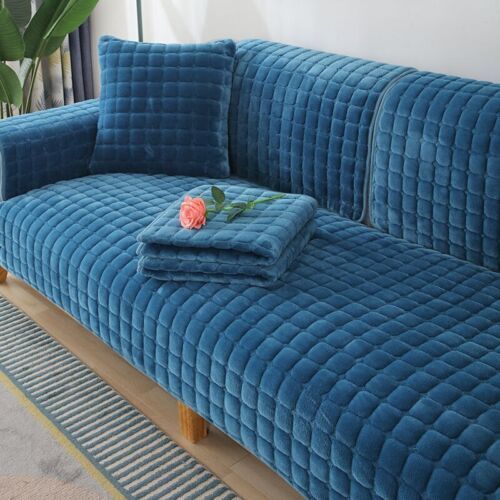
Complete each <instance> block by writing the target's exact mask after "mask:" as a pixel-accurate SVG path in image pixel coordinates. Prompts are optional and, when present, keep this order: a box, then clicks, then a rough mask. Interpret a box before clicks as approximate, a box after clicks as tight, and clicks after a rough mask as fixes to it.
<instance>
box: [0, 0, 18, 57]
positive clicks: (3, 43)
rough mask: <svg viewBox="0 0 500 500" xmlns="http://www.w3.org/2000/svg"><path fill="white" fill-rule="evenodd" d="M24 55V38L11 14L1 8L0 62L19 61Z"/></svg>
mask: <svg viewBox="0 0 500 500" xmlns="http://www.w3.org/2000/svg"><path fill="white" fill-rule="evenodd" d="M23 55H24V42H23V37H22V36H21V33H20V31H19V28H18V27H17V24H16V23H15V22H14V19H13V18H12V16H11V14H10V12H9V11H8V10H7V9H6V8H5V7H2V8H0V60H2V61H18V60H19V59H22V57H23Z"/></svg>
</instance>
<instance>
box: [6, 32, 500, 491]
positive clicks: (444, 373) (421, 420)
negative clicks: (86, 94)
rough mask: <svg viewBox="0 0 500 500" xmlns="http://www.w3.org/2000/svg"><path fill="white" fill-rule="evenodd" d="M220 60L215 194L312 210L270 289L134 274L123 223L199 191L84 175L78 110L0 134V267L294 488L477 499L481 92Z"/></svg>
mask: <svg viewBox="0 0 500 500" xmlns="http://www.w3.org/2000/svg"><path fill="white" fill-rule="evenodd" d="M236 58H237V62H236V67H235V70H234V81H233V89H232V98H231V109H230V117H229V136H230V137H229V143H230V159H231V168H232V173H233V177H232V178H231V179H230V180H229V181H228V182H230V183H249V184H252V183H253V184H259V185H265V186H269V187H271V188H273V189H277V190H282V191H289V192H297V193H306V194H308V195H311V196H314V197H315V198H316V199H317V200H318V202H319V204H320V206H321V207H322V208H321V209H320V210H319V211H318V214H317V226H318V229H317V231H316V233H315V236H314V238H313V239H312V240H311V242H310V243H309V245H308V246H307V248H306V250H305V251H304V253H303V255H302V256H301V257H300V258H299V260H298V261H297V262H296V263H295V264H294V265H293V267H292V268H291V269H290V270H289V272H288V273H287V274H285V276H284V277H283V279H281V280H279V281H278V282H277V283H276V284H274V285H273V286H271V287H270V288H261V287H252V286H244V285H222V284H215V283H210V284H206V283H171V282H162V281H157V280H155V279H148V278H146V277H144V276H143V275H141V274H138V273H137V256H136V248H137V241H136V236H137V234H138V232H140V231H141V230H142V229H143V228H144V227H145V226H146V225H147V224H148V223H150V222H151V221H152V220H153V219H154V218H155V216H157V215H158V214H159V213H160V212H161V211H162V210H163V209H164V208H165V207H166V206H167V205H168V204H169V203H170V202H171V201H173V200H175V199H178V198H179V197H180V196H181V195H182V194H183V193H184V192H186V191H187V190H188V189H190V188H192V187H194V186H197V185H199V184H206V183H210V182H213V183H215V182H216V181H213V180H210V179H200V178H189V177H179V176H166V175H151V176H149V175H141V174H109V175H89V171H88V164H89V159H90V156H91V154H92V151H93V147H94V141H95V136H96V124H97V118H98V103H97V102H96V101H88V102H84V103H80V104H75V105H72V106H67V107H63V108H61V109H56V110H49V111H46V112H41V113H35V114H33V115H30V116H27V117H16V118H12V119H8V120H4V121H3V122H0V155H1V156H0V158H1V164H0V175H1V196H2V199H3V200H4V201H3V202H2V203H1V204H0V266H2V267H3V268H5V269H7V270H8V271H9V272H12V273H13V274H14V275H16V276H18V277H19V278H21V279H22V280H24V281H26V282H27V283H29V284H30V285H31V286H33V287H34V288H36V289H37V290H38V291H40V292H41V293H42V294H43V295H45V296H46V297H48V298H49V299H50V300H51V301H53V302H54V303H55V304H57V305H59V306H61V307H62V308H63V309H64V310H65V311H67V312H68V313H69V314H71V315H72V316H73V317H74V318H76V319H77V320H78V321H79V322H81V323H82V324H83V325H84V326H85V327H86V328H88V329H89V330H91V331H92V332H94V333H95V334H96V335H97V336H99V337H100V338H101V339H102V340H103V341H104V342H105V343H106V344H108V345H109V346H111V347H112V348H113V349H114V350H115V351H116V352H118V353H119V354H120V355H121V356H123V357H124V358H125V359H126V360H127V361H129V362H130V363H131V364H132V365H134V366H135V367H137V368H138V369H139V370H141V371H142V372H144V373H145V374H147V375H148V376H149V377H151V378H152V379H153V380H155V381H156V382H157V383H158V384H159V385H160V386H162V387H163V388H165V389H166V390H167V391H168V392H170V393H171V394H173V395H174V396H175V397H176V398H178V399H179V400H181V401H183V402H184V403H185V404H186V405H188V406H189V407H191V408H192V409H194V410H195V411H196V412H197V413H198V414H199V415H201V416H202V417H204V418H205V419H207V420H208V421H209V422H211V423H212V424H213V425H215V426H217V427H218V428H220V429H222V430H223V431H224V432H226V433H227V434H228V435H230V436H232V437H233V438H234V439H235V440H237V441H238V442H240V443H242V444H243V445H244V446H245V447H246V448H247V449H249V450H250V451H251V452H253V453H254V454H255V455H257V456H258V457H260V459H262V460H263V461H264V462H265V463H267V464H268V465H269V466H270V467H272V468H273V469H275V470H276V471H277V472H278V473H279V474H281V475H282V476H283V477H284V478H285V479H286V480H288V481H289V482H290V483H291V484H292V485H293V486H294V487H295V488H296V489H297V490H298V491H299V492H301V493H302V494H303V495H304V496H306V497H308V498H316V499H326V498H332V499H333V498H352V499H364V498H381V499H395V498H401V499H414V498H415V499H416V498H429V499H439V500H444V499H451V498H458V499H462V500H471V499H479V498H481V499H482V498H494V497H495V496H496V495H498V494H499V486H500V442H499V435H500V404H499V401H500V375H499V369H500V273H499V269H500V266H499V263H500V251H499V240H500V85H495V84H489V83H485V82H478V81H471V80H465V79H462V78H455V77H450V76H446V75H439V74H434V73H425V72H421V71H417V70H415V69H412V68H405V67H397V66H391V65H387V64H380V63H375V62H370V61H364V60H360V59H354V58H351V57H344V56H339V55H333V54H325V53H321V52H316V51H311V50H305V49H300V48H296V47H291V46H286V45H281V44H276V43H271V42H264V41H259V40H251V41H245V42H241V43H239V44H238V49H237V56H236ZM497 498H498V497H497Z"/></svg>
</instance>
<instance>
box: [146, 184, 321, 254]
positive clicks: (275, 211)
mask: <svg viewBox="0 0 500 500" xmlns="http://www.w3.org/2000/svg"><path fill="white" fill-rule="evenodd" d="M217 186H218V187H219V188H220V189H221V190H223V191H224V194H225V196H226V200H225V202H226V203H247V202H249V201H256V200H261V199H265V198H269V197H272V196H274V195H276V194H278V193H276V192H275V191H270V190H269V189H266V188H256V187H252V186H248V185H230V184H225V183H220V182H219V183H217ZM188 194H189V195H190V196H191V197H193V198H199V197H201V198H203V199H204V200H211V199H212V195H211V186H210V185H208V184H206V185H201V186H197V187H195V188H194V189H192V190H190V191H189V193H188ZM183 201H184V196H182V197H180V198H179V199H178V200H176V201H175V202H174V203H173V204H172V205H170V206H169V207H168V208H167V209H166V210H165V212H163V213H162V214H161V215H160V216H159V217H158V218H157V219H156V220H155V221H153V222H152V223H151V224H150V225H149V226H148V228H147V229H145V230H144V231H143V232H142V233H141V234H140V236H139V240H140V241H142V242H144V243H156V244H165V245H172V246H176V247H194V248H202V249H205V248H217V249H219V250H236V251H239V252H244V253H247V254H254V255H256V256H260V257H263V258H264V259H266V261H267V263H272V262H274V261H275V260H276V259H277V258H278V257H279V256H280V255H281V253H282V252H283V249H284V248H285V247H286V246H287V245H288V244H289V243H290V241H292V239H293V238H294V237H295V236H296V235H297V234H298V233H299V232H300V231H301V230H302V229H303V228H304V226H305V225H306V224H307V223H308V222H309V221H310V220H311V219H312V218H313V217H314V214H315V212H316V207H317V202H316V200H315V199H314V198H311V197H309V196H304V195H294V194H287V195H285V196H284V197H283V198H279V199H276V200H272V201H269V202H266V203H259V204H256V205H255V206H254V207H253V208H252V209H250V210H247V211H246V212H245V213H243V214H242V215H240V216H239V217H238V218H235V219H233V220H232V221H230V222H228V220H227V217H228V214H229V213H230V212H227V211H221V212H218V213H209V214H208V216H207V222H206V225H205V226H204V227H203V231H201V230H198V231H190V230H187V229H184V228H183V227H182V226H181V225H180V222H179V211H180V206H181V203H182V202H183ZM209 208H210V207H209ZM212 208H213V207H212Z"/></svg>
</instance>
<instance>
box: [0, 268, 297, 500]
mask: <svg viewBox="0 0 500 500" xmlns="http://www.w3.org/2000/svg"><path fill="white" fill-rule="evenodd" d="M0 295H3V296H4V297H5V298H6V299H7V300H9V301H10V302H12V303H13V304H14V305H16V306H17V307H19V308H20V309H22V310H23V311H25V312H26V313H27V314H28V315H29V316H30V317H31V318H32V319H33V320H34V321H36V322H37V323H38V324H39V325H40V326H41V327H42V328H44V329H45V330H46V331H47V332H48V333H50V334H51V335H52V336H53V337H54V338H56V339H57V340H58V341H59V342H60V343H61V344H63V345H64V346H65V347H66V348H68V349H69V350H70V351H71V352H73V353H74V354H75V355H76V356H77V357H78V358H80V359H81V360H82V361H83V362H84V363H86V364H87V365H88V366H89V367H90V368H91V369H92V370H94V371H95V372H96V373H98V374H99V375H100V376H101V377H102V378H103V379H104V380H105V381H106V382H108V384H110V385H111V386H112V387H113V388H114V389H115V390H117V391H118V392H119V393H120V394H121V395H122V396H123V397H125V398H126V399H127V400H128V401H130V402H131V403H132V404H133V405H134V406H135V407H136V408H138V409H139V410H140V411H141V412H142V413H144V414H145V415H146V416H147V417H148V418H150V419H151V420H152V421H153V422H154V423H155V424H156V425H157V426H158V427H160V428H161V429H163V431H165V433H166V434H168V435H169V436H170V437H171V438H172V439H173V440H175V441H177V443H179V444H180V445H181V446H182V447H183V448H185V449H186V450H188V451H189V452H190V453H191V454H192V455H193V456H194V457H196V458H197V459H198V460H199V461H200V462H201V463H203V464H205V465H206V466H207V467H208V468H209V469H210V470H212V471H213V472H214V473H215V474H217V475H218V476H219V477H220V478H221V479H223V480H224V481H225V482H226V483H227V484H228V485H229V486H230V487H231V488H233V489H234V491H235V492H236V493H238V494H239V495H240V496H241V497H243V498H245V499H251V500H253V499H273V500H280V499H287V500H288V499H299V498H301V496H300V495H299V494H298V493H297V492H295V490H293V489H292V488H291V487H290V486H289V485H288V484H287V483H286V482H285V481H283V480H282V479H281V478H280V477H279V476H278V475H276V474H275V473H274V472H273V471H271V470H270V469H269V468H268V467H267V466H265V465H264V464H262V463H261V462H260V461H259V460H257V459H256V458H254V457H253V456H252V455H250V454H249V453H248V452H247V451H246V450H245V449H243V448H242V447H241V446H240V445H238V444H237V443H235V442H234V441H233V440H232V439H230V438H229V437H227V436H225V435H224V434H223V433H222V432H220V431H218V430H217V429H214V428H212V427H211V428H210V432H209V435H208V437H207V438H206V439H204V440H203V441H201V442H200V443H198V444H191V443H189V442H188V441H186V440H185V439H184V438H183V437H182V435H181V434H180V431H179V425H178V421H177V407H176V401H175V399H174V398H172V397H171V396H170V395H168V394H167V393H166V392H165V391H164V390H163V389H161V388H160V387H158V386H157V385H156V384H155V383H154V382H152V381H151V380H150V379H148V378H147V377H145V376H144V375H142V374H141V373H139V372H138V371H137V370H136V369H135V368H132V366H130V365H129V364H128V363H127V362H125V361H124V360H122V359H121V358H120V357H119V356H118V355H117V354H115V353H114V352H113V351H112V350H111V349H110V348H109V347H107V346H106V345H105V344H104V343H103V342H101V341H100V340H99V339H98V338H97V337H95V336H94V335H93V334H91V333H90V332H88V331H87V330H85V329H84V328H83V327H82V326H81V325H79V324H78V323H77V322H76V321H74V320H73V319H72V318H71V317H70V316H68V315H67V314H66V313H65V312H63V311H62V310H61V309H59V308H58V307H56V306H54V305H53V304H52V303H51V302H49V301H48V300H47V299H45V298H44V297H42V296H41V295H40V294H39V293H37V292H36V291H35V290H33V289H32V288H31V287H29V286H28V285H25V284H24V283H22V282H21V281H19V280H17V279H16V278H14V277H13V276H12V275H9V276H8V278H7V281H6V282H5V283H4V284H1V285H0Z"/></svg>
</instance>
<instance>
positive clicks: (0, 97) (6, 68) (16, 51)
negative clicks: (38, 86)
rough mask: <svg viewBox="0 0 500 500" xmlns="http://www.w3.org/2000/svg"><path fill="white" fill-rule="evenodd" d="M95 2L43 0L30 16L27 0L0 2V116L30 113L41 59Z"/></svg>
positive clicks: (70, 30)
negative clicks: (14, 63) (15, 67)
mask: <svg viewBox="0 0 500 500" xmlns="http://www.w3.org/2000/svg"><path fill="white" fill-rule="evenodd" d="M98 1H99V0H44V2H43V3H42V4H41V5H40V7H39V8H38V10H37V11H36V13H35V15H34V16H33V17H31V0H0V117H2V118H3V117H4V116H7V117H8V116H12V115H13V114H15V112H16V111H17V113H18V114H24V113H29V112H30V111H31V105H32V103H31V101H32V97H33V88H34V85H35V80H36V74H37V71H38V68H39V66H40V62H41V60H42V59H43V58H44V57H47V56H49V55H50V54H52V53H53V52H55V51H56V50H57V49H59V48H60V46H61V44H62V43H63V41H64V38H65V37H66V36H67V35H68V34H69V33H71V32H72V31H74V30H75V29H76V28H78V27H79V26H80V25H81V24H83V23H84V22H85V20H86V19H87V17H88V16H89V15H90V13H91V12H92V10H93V8H94V7H95V6H96V4H97V2H98ZM15 61H16V62H17V63H18V71H17V72H16V71H15V70H14V69H13V68H12V63H13V62H15ZM8 62H9V63H10V65H9V64H7V63H8Z"/></svg>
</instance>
